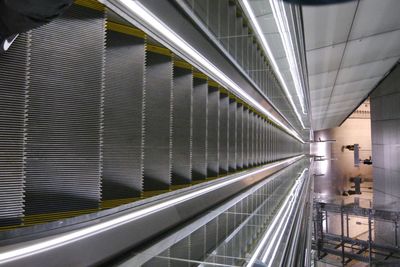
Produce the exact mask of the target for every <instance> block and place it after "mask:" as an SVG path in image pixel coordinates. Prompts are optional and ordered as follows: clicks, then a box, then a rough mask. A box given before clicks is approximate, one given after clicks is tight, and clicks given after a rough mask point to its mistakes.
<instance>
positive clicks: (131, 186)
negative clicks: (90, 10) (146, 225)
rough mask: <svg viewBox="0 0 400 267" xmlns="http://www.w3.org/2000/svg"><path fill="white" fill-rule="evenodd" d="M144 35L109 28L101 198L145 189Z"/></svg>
mask: <svg viewBox="0 0 400 267" xmlns="http://www.w3.org/2000/svg"><path fill="white" fill-rule="evenodd" d="M144 64H145V44H144V40H143V39H142V38H138V37H134V36H131V35H126V34H122V33H118V32H114V31H108V32H107V48H106V67H105V94H104V133H103V171H102V199H103V200H115V199H124V198H133V197H138V196H140V194H141V192H142V186H143V181H142V151H143V150H142V143H143V140H142V139H143V138H142V131H143V122H142V118H143V80H144Z"/></svg>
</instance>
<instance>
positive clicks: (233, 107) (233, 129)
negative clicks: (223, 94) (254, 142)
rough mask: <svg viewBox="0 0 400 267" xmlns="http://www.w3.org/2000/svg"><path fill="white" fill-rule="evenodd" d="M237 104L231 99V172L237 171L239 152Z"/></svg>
mask: <svg viewBox="0 0 400 267" xmlns="http://www.w3.org/2000/svg"><path fill="white" fill-rule="evenodd" d="M236 113H237V103H236V101H235V100H234V99H232V98H231V99H229V171H230V172H235V171H236V161H237V158H236V157H237V156H236V152H237V151H236V150H237V147H236V146H237V134H236V130H237V116H236Z"/></svg>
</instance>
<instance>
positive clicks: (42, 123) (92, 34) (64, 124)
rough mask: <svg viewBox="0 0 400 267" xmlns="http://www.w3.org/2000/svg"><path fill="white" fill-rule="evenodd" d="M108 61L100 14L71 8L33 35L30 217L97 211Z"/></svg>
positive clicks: (29, 121)
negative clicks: (105, 58)
mask: <svg viewBox="0 0 400 267" xmlns="http://www.w3.org/2000/svg"><path fill="white" fill-rule="evenodd" d="M71 29H74V33H73V34H71ZM77 55H79V56H77ZM104 55H105V16H104V13H103V12H99V11H96V10H92V9H88V8H84V7H80V6H72V7H71V8H70V9H69V10H68V11H67V12H66V13H65V14H64V15H63V16H61V17H60V18H58V19H56V20H54V21H53V22H52V23H50V24H47V25H45V26H43V27H40V28H38V29H34V30H33V31H32V45H31V60H30V86H29V102H28V116H27V144H26V169H25V171H26V184H25V186H26V187H25V189H26V199H25V203H26V214H27V215H30V214H38V213H51V212H64V211H73V210H85V209H96V208H98V207H99V202H100V196H101V192H100V191H101V181H100V175H101V159H102V155H101V150H102V121H103V115H102V113H103V93H104V80H103V77H104V75H103V71H104Z"/></svg>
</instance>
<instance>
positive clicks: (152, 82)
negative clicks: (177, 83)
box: [143, 51, 173, 191]
mask: <svg viewBox="0 0 400 267" xmlns="http://www.w3.org/2000/svg"><path fill="white" fill-rule="evenodd" d="M172 73H173V65H172V59H171V56H168V55H163V54H159V53H155V52H151V51H147V54H146V78H145V79H146V82H145V89H144V95H145V104H144V114H145V115H144V128H145V129H144V161H143V163H144V164H143V170H144V171H143V176H144V178H143V189H144V191H153V190H166V189H168V188H169V187H170V185H171V154H172V146H171V145H172Z"/></svg>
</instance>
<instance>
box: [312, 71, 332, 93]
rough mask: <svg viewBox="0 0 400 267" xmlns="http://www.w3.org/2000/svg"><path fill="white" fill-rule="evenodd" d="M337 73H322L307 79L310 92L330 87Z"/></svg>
mask: <svg viewBox="0 0 400 267" xmlns="http://www.w3.org/2000/svg"><path fill="white" fill-rule="evenodd" d="M336 74H337V71H336V70H335V71H330V72H324V73H320V74H316V75H310V76H309V77H308V82H309V87H310V90H311V91H313V90H317V89H320V88H327V87H332V86H333V84H334V81H335V78H336Z"/></svg>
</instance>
